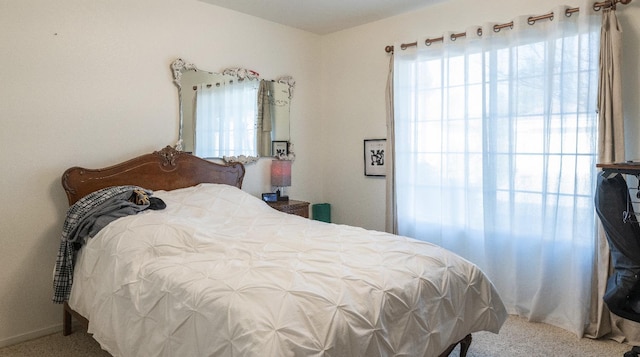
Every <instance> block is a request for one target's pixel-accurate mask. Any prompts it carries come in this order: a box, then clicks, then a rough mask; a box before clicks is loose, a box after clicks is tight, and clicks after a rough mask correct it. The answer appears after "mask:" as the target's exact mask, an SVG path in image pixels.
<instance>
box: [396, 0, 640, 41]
mask: <svg viewBox="0 0 640 357" xmlns="http://www.w3.org/2000/svg"><path fill="white" fill-rule="evenodd" d="M630 2H631V0H606V1H601V2H596V3H594V4H593V9H594V10H595V11H600V10H602V9H608V8H614V9H615V7H616V4H617V3H622V4H624V5H627V4H628V3H630ZM578 11H580V8H578V7H574V8H570V9H567V11H566V15H567V16H571V14H573V13H574V12H578ZM551 18H553V12H550V13H548V14H545V15H540V16H531V17H529V18H528V19H527V20H528V23H529V25H533V24H535V23H536V21H539V20H544V19H551ZM506 27H513V21H511V22H507V23H504V24H499V25H495V26H493V30H494V31H496V32H498V31H500V30H502V29H503V28H506ZM478 35H479V36H481V35H482V29H481V28H478ZM465 36H467V33H466V32H459V33H454V34H451V40H453V41H455V40H456V39H457V38H458V37H465ZM440 41H444V36H440V37H436V38H428V39H426V40H425V41H424V44H425V45H427V46H430V45H431V44H432V43H434V42H440ZM417 45H418V41H416V42H411V43H403V44H401V45H400V48H401V49H402V50H406V49H407V48H409V47H414V46H417ZM384 50H385V52H387V53H391V52H393V46H392V45H389V46H386V47H385V48H384Z"/></svg>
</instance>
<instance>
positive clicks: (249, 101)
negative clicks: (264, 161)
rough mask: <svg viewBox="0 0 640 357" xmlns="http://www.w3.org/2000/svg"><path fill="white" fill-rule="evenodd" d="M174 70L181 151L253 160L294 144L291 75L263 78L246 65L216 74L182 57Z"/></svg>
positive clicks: (173, 64)
mask: <svg viewBox="0 0 640 357" xmlns="http://www.w3.org/2000/svg"><path fill="white" fill-rule="evenodd" d="M171 69H172V71H173V81H174V83H175V85H176V86H177V87H178V101H179V108H178V110H179V141H178V145H177V148H178V149H180V150H183V151H187V152H192V153H194V154H195V155H196V156H200V157H203V158H222V159H224V160H225V161H240V162H243V163H249V162H254V161H256V160H257V159H258V158H259V157H266V156H274V153H272V148H273V143H282V142H290V134H289V133H290V132H289V124H290V111H289V109H290V103H291V97H292V94H293V86H294V85H295V82H294V81H293V79H292V78H291V77H281V78H279V79H277V80H264V79H260V78H259V75H258V73H256V72H254V71H251V70H247V69H242V68H230V69H226V70H224V71H222V73H213V72H208V71H202V70H199V69H198V68H197V67H196V66H195V65H194V64H190V63H187V62H184V61H183V60H182V59H177V60H175V61H174V62H173V63H172V64H171ZM291 154H292V153H291Z"/></svg>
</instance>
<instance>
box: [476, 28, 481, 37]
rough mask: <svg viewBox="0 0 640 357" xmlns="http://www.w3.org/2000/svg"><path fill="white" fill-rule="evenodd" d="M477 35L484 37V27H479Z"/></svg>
mask: <svg viewBox="0 0 640 357" xmlns="http://www.w3.org/2000/svg"><path fill="white" fill-rule="evenodd" d="M476 35H478V36H482V27H478V30H476Z"/></svg>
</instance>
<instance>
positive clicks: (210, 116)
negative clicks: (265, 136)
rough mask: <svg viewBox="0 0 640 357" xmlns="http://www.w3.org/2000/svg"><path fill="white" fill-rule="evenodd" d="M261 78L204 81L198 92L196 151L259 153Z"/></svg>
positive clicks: (207, 153) (200, 153)
mask: <svg viewBox="0 0 640 357" xmlns="http://www.w3.org/2000/svg"><path fill="white" fill-rule="evenodd" d="M259 85H260V82H259V81H258V80H248V79H245V80H229V81H223V82H217V83H205V84H201V85H199V86H198V88H197V93H196V115H195V128H196V130H195V143H194V144H195V148H194V149H195V150H194V152H195V155H196V156H199V157H204V158H218V157H225V156H239V155H250V156H257V155H258V148H257V145H256V135H257V127H258V125H257V114H258V104H257V101H256V98H257V96H258V88H259Z"/></svg>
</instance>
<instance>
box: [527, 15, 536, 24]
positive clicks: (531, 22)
mask: <svg viewBox="0 0 640 357" xmlns="http://www.w3.org/2000/svg"><path fill="white" fill-rule="evenodd" d="M532 18H533V16H530V17H529V18H528V19H527V23H528V24H529V25H535V23H536V20H532Z"/></svg>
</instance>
